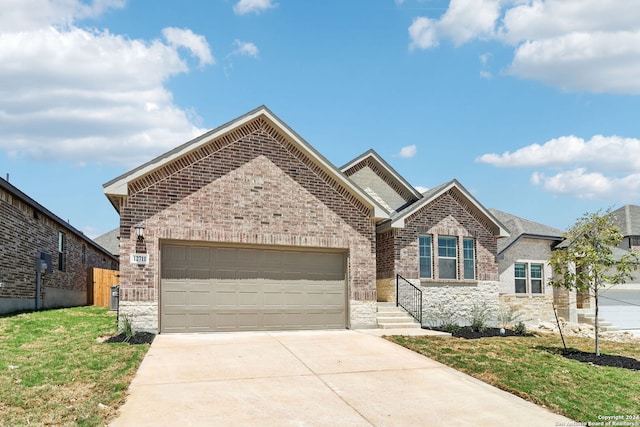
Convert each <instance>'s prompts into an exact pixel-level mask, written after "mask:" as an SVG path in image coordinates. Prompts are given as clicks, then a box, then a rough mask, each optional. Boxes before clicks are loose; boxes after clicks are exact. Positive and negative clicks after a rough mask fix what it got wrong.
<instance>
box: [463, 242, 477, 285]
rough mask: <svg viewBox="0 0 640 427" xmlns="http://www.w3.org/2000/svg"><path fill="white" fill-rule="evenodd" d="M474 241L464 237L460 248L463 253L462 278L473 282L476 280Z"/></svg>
mask: <svg viewBox="0 0 640 427" xmlns="http://www.w3.org/2000/svg"><path fill="white" fill-rule="evenodd" d="M474 246H475V241H474V240H473V239H471V238H468V237H465V238H464V239H463V240H462V247H463V252H464V278H465V279H468V280H473V279H475V278H476V269H475V267H476V257H475V248H474Z"/></svg>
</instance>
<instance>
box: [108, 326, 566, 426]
mask: <svg viewBox="0 0 640 427" xmlns="http://www.w3.org/2000/svg"><path fill="white" fill-rule="evenodd" d="M129 393H130V395H129V397H128V398H127V402H126V403H125V404H124V405H123V406H122V408H121V409H120V415H119V418H117V419H116V420H114V421H113V423H112V424H111V425H112V426H114V427H118V426H172V427H173V426H239V425H249V426H393V425H399V426H403V425H407V426H447V427H449V426H491V427H496V426H510V427H511V426H516V425H520V426H525V425H526V426H544V427H553V426H557V425H567V424H566V423H567V422H569V420H568V419H566V418H564V417H560V416H558V415H554V414H552V413H550V412H548V411H546V410H545V409H542V408H540V407H538V406H536V405H533V404H531V403H529V402H526V401H524V400H522V399H520V398H518V397H515V396H513V395H511V394H509V393H506V392H503V391H501V390H498V389H496V388H494V387H491V386H489V385H486V384H484V383H482V382H480V381H477V380H475V379H473V378H471V377H469V376H467V375H464V374H462V373H460V372H458V371H455V370H453V369H451V368H448V367H446V366H444V365H442V364H440V363H437V362H435V361H433V360H431V359H428V358H426V357H423V356H420V355H419V354H416V353H414V352H412V351H410V350H407V349H405V348H403V347H400V346H398V345H396V344H393V343H391V342H389V341H387V340H385V339H383V338H380V337H378V336H375V335H373V334H370V333H365V332H361V331H349V330H340V331H304V332H255V333H253V332H249V333H246V332H245V333H220V334H180V335H158V336H157V337H156V339H155V341H154V343H153V345H152V346H151V349H150V350H149V352H148V354H147V356H146V357H145V359H144V361H143V362H142V365H141V366H140V369H139V370H138V373H137V375H136V377H135V379H134V380H133V382H132V383H131V386H130V388H129ZM559 423H564V424H559Z"/></svg>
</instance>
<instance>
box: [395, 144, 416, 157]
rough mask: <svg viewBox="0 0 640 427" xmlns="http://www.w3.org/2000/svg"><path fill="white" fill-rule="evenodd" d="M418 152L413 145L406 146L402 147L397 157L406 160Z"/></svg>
mask: <svg viewBox="0 0 640 427" xmlns="http://www.w3.org/2000/svg"><path fill="white" fill-rule="evenodd" d="M417 152H418V148H417V147H416V146H415V145H407V146H406V147H402V148H401V149H400V152H399V153H398V156H399V157H402V158H405V159H408V158H410V157H413V156H415V155H416V153H417Z"/></svg>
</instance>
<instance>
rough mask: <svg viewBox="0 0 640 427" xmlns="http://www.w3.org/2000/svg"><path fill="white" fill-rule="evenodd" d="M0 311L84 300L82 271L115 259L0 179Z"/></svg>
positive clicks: (85, 273)
mask: <svg viewBox="0 0 640 427" xmlns="http://www.w3.org/2000/svg"><path fill="white" fill-rule="evenodd" d="M0 217H1V218H2V221H0V240H1V241H2V243H1V244H0V314H4V313H12V312H16V311H24V310H34V309H40V308H57V307H71V306H78V305H86V304H87V280H88V270H89V269H90V268H92V267H100V268H105V269H117V268H118V260H117V259H116V258H114V257H113V256H112V255H111V254H110V253H109V252H108V251H106V250H105V249H103V248H102V247H100V246H99V245H97V244H96V243H95V242H93V241H92V240H91V239H89V238H88V237H86V236H85V235H84V234H83V233H82V232H80V231H78V230H77V229H75V228H74V227H72V226H71V225H70V224H69V223H68V222H66V221H63V220H62V219H60V218H59V217H57V216H56V215H54V214H53V213H51V212H50V211H49V210H48V209H46V208H45V207H43V206H42V205H40V204H39V203H37V202H36V201H35V200H33V199H32V198H30V197H29V196H27V195H26V194H24V193H23V192H22V191H20V190H18V189H17V188H16V187H15V186H13V185H12V184H10V183H9V182H8V181H6V180H4V179H0Z"/></svg>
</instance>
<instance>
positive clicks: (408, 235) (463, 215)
mask: <svg viewBox="0 0 640 427" xmlns="http://www.w3.org/2000/svg"><path fill="white" fill-rule="evenodd" d="M471 212H472V210H471V209H470V208H469V207H468V206H466V205H465V204H464V203H463V202H462V201H461V199H460V197H458V196H457V195H456V194H455V193H454V192H453V191H452V190H450V191H448V192H446V193H445V194H443V195H441V196H440V197H438V198H437V199H436V200H434V201H433V202H431V203H429V204H428V205H426V206H423V207H422V208H421V209H419V210H418V211H417V212H415V213H414V214H412V215H411V216H410V217H408V218H407V219H406V220H405V227H404V228H401V229H398V230H397V236H396V239H395V242H396V247H395V250H394V254H393V255H394V258H395V268H396V272H397V273H398V274H401V275H402V276H404V277H406V278H408V279H417V278H418V276H419V251H418V236H420V235H427V234H430V235H433V236H434V237H436V236H437V235H446V236H456V237H472V238H474V239H475V243H476V246H475V256H476V278H477V280H478V281H497V280H498V264H497V262H496V254H497V244H496V239H495V237H494V235H493V233H492V231H491V227H490V226H489V224H488V223H486V222H485V221H482V220H481V219H479V218H478V217H477V216H475V215H473V214H471ZM458 252H459V253H458V258H459V259H460V258H461V256H462V253H461V248H459V251H458ZM433 254H434V256H433V260H434V265H433V271H434V274H435V277H437V268H438V265H437V262H435V259H436V255H437V239H436V238H434V240H433ZM378 262H380V263H387V264H388V262H389V261H388V260H383V259H380V260H379V261H378ZM461 268H462V262H461V261H460V262H458V270H459V271H458V277H462V270H461ZM378 278H381V277H378Z"/></svg>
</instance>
